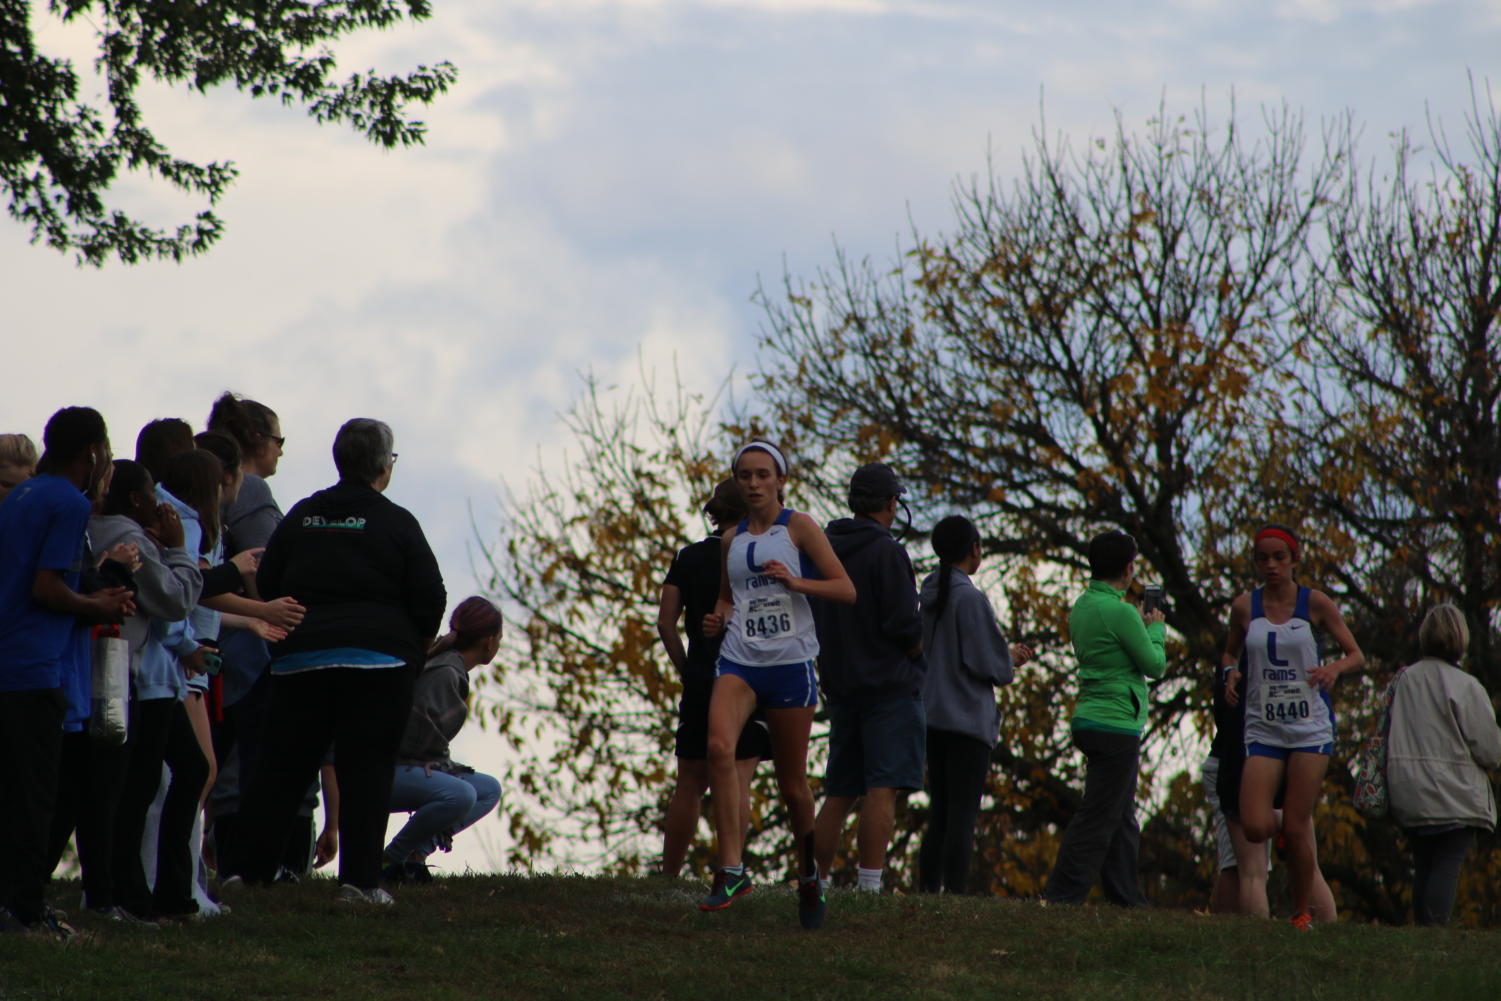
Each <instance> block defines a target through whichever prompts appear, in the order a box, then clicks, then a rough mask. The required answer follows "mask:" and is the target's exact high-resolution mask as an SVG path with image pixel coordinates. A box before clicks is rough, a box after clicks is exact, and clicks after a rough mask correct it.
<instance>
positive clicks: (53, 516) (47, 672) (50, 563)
mask: <svg viewBox="0 0 1501 1001" xmlns="http://www.w3.org/2000/svg"><path fill="white" fill-rule="evenodd" d="M88 527H89V501H88V498H87V497H85V496H84V495H83V493H82V492H81V491H80V490H79V489H78V488H77V487H75V486H74V485H73V484H72V483H70V482H69V481H67V480H65V479H63V478H62V477H60V476H52V475H50V474H47V473H44V474H42V475H41V476H35V477H32V478H31V479H29V480H27V481H26V482H25V483H23V484H21V485H20V486H18V487H16V489H15V490H13V491H11V493H10V494H9V496H7V497H6V498H5V502H4V503H3V504H0V692H25V691H34V690H37V689H47V688H58V687H60V686H61V685H62V657H63V651H64V648H65V647H66V646H67V644H68V640H69V639H70V637H71V634H72V631H73V629H74V628H75V625H76V623H75V622H74V619H73V616H71V615H59V614H58V613H57V612H52V611H48V610H47V609H45V608H43V607H42V606H41V605H38V604H37V603H36V601H35V599H33V598H32V596H31V587H32V582H33V581H34V580H35V578H36V574H37V571H38V570H58V571H61V572H62V574H63V583H65V584H67V586H68V587H70V588H72V589H73V590H75V591H76V590H78V584H79V577H80V574H81V571H82V569H83V536H84V532H85V531H87V529H88Z"/></svg>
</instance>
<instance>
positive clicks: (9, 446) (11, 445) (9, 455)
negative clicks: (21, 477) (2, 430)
mask: <svg viewBox="0 0 1501 1001" xmlns="http://www.w3.org/2000/svg"><path fill="white" fill-rule="evenodd" d="M36 459H37V454H36V444H35V443H34V442H32V440H31V439H30V438H28V437H26V436H25V435H24V434H0V466H16V467H17V468H20V469H27V470H30V471H31V473H32V474H33V475H35V474H36Z"/></svg>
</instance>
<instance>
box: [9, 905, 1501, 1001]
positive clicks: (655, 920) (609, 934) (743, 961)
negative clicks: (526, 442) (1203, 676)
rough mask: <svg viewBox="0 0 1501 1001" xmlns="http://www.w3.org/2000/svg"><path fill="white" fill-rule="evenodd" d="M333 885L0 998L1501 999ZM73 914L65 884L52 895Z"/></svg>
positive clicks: (78, 960)
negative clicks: (345, 894) (364, 899)
mask: <svg viewBox="0 0 1501 1001" xmlns="http://www.w3.org/2000/svg"><path fill="white" fill-rule="evenodd" d="M334 890H335V886H334V884H333V883H331V882H329V881H327V880H321V879H319V880H312V881H309V882H307V883H304V884H303V885H301V886H293V887H277V888H274V889H243V890H240V891H239V892H237V893H235V894H233V895H232V896H230V897H229V898H228V901H229V902H230V903H231V904H232V906H233V908H234V913H233V914H232V915H230V916H228V917H225V918H221V919H215V920H212V921H206V922H202V923H199V924H193V925H187V926H172V927H166V928H164V929H163V930H162V931H160V932H157V933H152V932H139V931H130V930H126V929H122V928H119V927H117V926H114V925H109V924H102V923H97V922H91V921H89V920H88V916H78V919H77V921H76V922H75V923H76V924H78V926H79V927H80V930H81V934H80V935H79V936H78V937H77V938H75V939H74V940H73V941H71V942H69V943H66V944H59V943H55V942H50V941H42V940H38V939H33V938H30V937H24V936H23V937H18V936H5V937H3V938H0V998H3V999H4V1001H35V999H43V998H47V999H51V998H67V999H81V1001H115V999H142V1001H145V999H150V1001H162V999H179V998H182V999H198V998H202V999H206V1001H207V999H213V1001H260V999H272V998H275V999H299V1001H301V999H332V1001H405V999H414V1001H415V999H423V1001H464V999H470V998H487V999H488V998H501V999H511V998H515V999H526V1001H543V999H551V998H559V999H561V998H580V999H589V1001H593V999H611V998H653V999H654V998H684V999H690V998H691V999H719V998H724V999H729V1001H753V999H758V998H775V999H783V998H795V999H804V998H837V999H856V1001H872V999H878V998H901V999H940V998H942V999H947V998H984V999H987V1001H992V999H1001V998H1025V999H1029V1001H1035V999H1048V998H1089V999H1092V1001H1093V999H1112V998H1122V999H1138V998H1151V999H1153V1001H1159V999H1163V1001H1165V999H1173V998H1195V999H1198V998H1206V999H1254V998H1272V999H1279V1001H1283V999H1285V1001H1315V999H1336V998H1341V999H1342V998H1349V999H1352V1001H1354V999H1359V1001H1368V999H1371V998H1402V999H1409V998H1415V999H1422V998H1434V999H1442V1001H1460V999H1469V998H1475V999H1487V1001H1489V999H1493V998H1495V997H1496V996H1497V993H1498V991H1501V934H1498V933H1496V932H1474V931H1461V930H1437V929H1415V928H1388V927H1377V926H1357V925H1344V924H1341V925H1338V926H1332V927H1322V928H1319V929H1318V930H1316V931H1315V932H1313V933H1310V934H1299V933H1296V932H1294V931H1292V929H1291V928H1289V927H1288V926H1287V925H1286V924H1285V923H1283V922H1261V921H1255V920H1251V919H1242V918H1221V917H1209V916H1205V915H1201V914H1190V913H1185V912H1182V911H1165V910H1164V911H1145V912H1135V913H1124V912H1121V911H1117V910H1115V909H1113V908H1108V907H1104V906H1100V907H1083V908H1060V907H1050V908H1044V907H1041V906H1039V905H1037V904H1036V903H1030V902H1025V901H1013V900H989V899H958V898H930V897H907V896H902V897H898V896H890V895H888V896H882V897H877V898H872V897H868V896H861V895H856V894H853V893H850V892H847V891H838V892H835V893H834V894H833V895H831V898H830V904H829V921H828V924H827V925H826V927H825V928H824V929H823V930H822V931H820V932H814V933H809V932H804V931H802V930H801V929H800V928H799V927H798V925H797V918H796V903H795V898H794V896H793V893H792V891H791V889H790V888H788V887H780V886H765V885H763V886H762V887H760V888H759V889H758V890H757V891H756V893H754V894H752V895H751V896H750V897H747V898H745V899H743V900H741V901H739V902H737V903H736V904H735V906H734V907H732V908H730V909H729V910H728V911H724V912H722V913H718V914H701V913H699V912H698V910H697V909H696V908H695V907H694V901H695V900H696V899H697V897H698V896H699V895H700V894H701V893H702V892H703V890H702V888H701V887H700V885H699V884H697V883H691V882H686V881H682V882H680V881H676V880H668V879H663V878H651V879H642V880H632V879H601V878H583V877H566V876H556V877H521V876H483V877H481V876H475V877H466V878H454V879H443V880H439V881H437V882H436V883H434V884H433V885H431V886H428V887H418V888H408V889H403V890H401V891H400V892H399V893H398V895H397V897H398V902H397V905H396V907H394V908H392V909H390V910H376V909H371V908H367V907H360V908H354V907H351V906H350V905H348V904H342V903H339V902H337V901H336V900H335V899H334ZM56 899H57V901H58V903H59V904H61V905H64V906H66V903H67V902H68V901H71V900H73V899H76V888H75V887H71V886H68V885H66V884H65V885H64V886H63V887H61V888H60V889H59V891H58V893H57V894H56Z"/></svg>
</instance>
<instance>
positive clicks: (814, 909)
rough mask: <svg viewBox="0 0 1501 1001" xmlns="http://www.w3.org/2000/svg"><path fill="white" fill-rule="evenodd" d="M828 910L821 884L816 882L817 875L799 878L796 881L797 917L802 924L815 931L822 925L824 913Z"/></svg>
mask: <svg viewBox="0 0 1501 1001" xmlns="http://www.w3.org/2000/svg"><path fill="white" fill-rule="evenodd" d="M828 912H829V904H828V901H826V900H825V899H824V892H823V886H822V885H821V884H820V883H819V882H818V877H817V876H815V877H813V878H812V879H802V878H799V879H798V881H797V919H798V921H800V922H801V923H802V926H803V927H804V928H806V929H808V930H809V931H817V930H818V929H820V928H822V927H823V919H824V915H826V914H827V913H828Z"/></svg>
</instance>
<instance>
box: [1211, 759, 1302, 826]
mask: <svg viewBox="0 0 1501 1001" xmlns="http://www.w3.org/2000/svg"><path fill="white" fill-rule="evenodd" d="M1245 770H1246V756H1245V754H1244V752H1242V753H1240V754H1227V755H1225V756H1224V757H1223V758H1221V759H1220V774H1219V778H1218V780H1217V781H1216V782H1215V791H1216V792H1217V793H1219V797H1220V812H1221V813H1223V814H1224V815H1225V816H1227V817H1229V818H1230V819H1231V820H1233V821H1235V822H1236V823H1239V822H1240V779H1241V775H1242V774H1244V772H1245ZM1286 795H1287V779H1286V777H1285V776H1284V777H1283V780H1282V785H1281V786H1280V787H1279V788H1278V789H1277V795H1276V796H1275V797H1274V798H1273V799H1272V809H1274V810H1280V809H1282V800H1283V799H1284V798H1285V797H1286Z"/></svg>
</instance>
